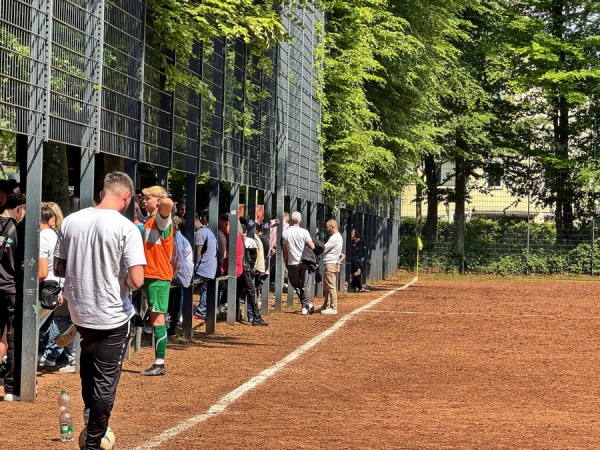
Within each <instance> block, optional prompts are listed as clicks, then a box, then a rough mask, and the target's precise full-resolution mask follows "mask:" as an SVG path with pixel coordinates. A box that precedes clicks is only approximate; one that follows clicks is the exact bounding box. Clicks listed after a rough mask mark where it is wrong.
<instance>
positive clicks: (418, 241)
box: [417, 236, 423, 251]
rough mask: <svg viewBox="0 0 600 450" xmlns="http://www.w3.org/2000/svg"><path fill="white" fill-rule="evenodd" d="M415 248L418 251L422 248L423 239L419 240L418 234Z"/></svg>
mask: <svg viewBox="0 0 600 450" xmlns="http://www.w3.org/2000/svg"><path fill="white" fill-rule="evenodd" d="M417 248H418V249H419V251H421V250H423V241H421V238H420V237H419V236H417Z"/></svg>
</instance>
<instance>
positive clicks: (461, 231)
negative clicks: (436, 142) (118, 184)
mask: <svg viewBox="0 0 600 450" xmlns="http://www.w3.org/2000/svg"><path fill="white" fill-rule="evenodd" d="M456 146H457V147H458V149H459V151H461V153H460V154H458V155H457V156H456V158H455V164H456V182H455V187H454V194H455V199H454V202H455V209H454V239H453V247H454V251H456V253H457V254H459V255H460V260H461V264H460V266H459V271H460V273H463V272H464V270H465V203H466V198H467V163H466V161H465V157H464V156H463V155H464V154H466V151H467V143H466V142H465V140H464V139H462V138H457V139H456Z"/></svg>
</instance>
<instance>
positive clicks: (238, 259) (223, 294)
mask: <svg viewBox="0 0 600 450" xmlns="http://www.w3.org/2000/svg"><path fill="white" fill-rule="evenodd" d="M238 227H239V225H238ZM239 229H241V228H239ZM219 231H220V232H221V234H220V235H219V240H221V235H222V236H223V237H224V238H225V242H223V243H222V245H223V248H224V249H225V250H224V255H225V256H224V258H223V264H222V266H221V273H222V274H229V270H228V269H229V256H230V255H229V238H230V226H229V213H222V214H221V215H220V216H219ZM243 248H244V242H243V240H242V235H241V234H240V233H237V249H238V250H237V254H236V255H234V256H235V274H233V275H234V276H235V277H236V278H239V277H240V275H241V274H242V271H243V270H244V269H243V259H244V251H243ZM219 298H220V299H221V300H220V304H221V311H222V312H224V310H225V306H226V302H227V284H226V283H221V287H220V291H219Z"/></svg>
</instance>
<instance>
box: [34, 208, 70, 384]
mask: <svg viewBox="0 0 600 450" xmlns="http://www.w3.org/2000/svg"><path fill="white" fill-rule="evenodd" d="M54 208H58V205H55V206H54ZM54 208H53V207H52V206H51V205H49V204H48V203H42V207H41V216H40V258H39V269H38V278H39V280H40V306H41V315H40V316H41V317H42V318H45V319H46V320H45V321H44V323H43V324H42V325H41V328H40V342H39V347H38V352H39V358H38V365H39V366H40V367H51V368H53V367H56V365H57V360H58V358H59V357H60V356H61V355H62V354H63V353H64V354H65V356H66V364H65V365H63V366H62V367H60V368H59V369H58V371H59V372H61V373H62V372H66V373H74V372H75V341H71V342H70V343H69V344H68V345H66V346H65V347H64V348H63V347H59V346H58V345H57V344H56V339H57V338H58V337H59V336H60V335H61V334H62V333H63V332H64V331H66V330H67V329H68V328H69V327H70V326H71V324H72V322H71V316H70V315H69V307H68V305H67V302H66V301H63V299H62V279H61V278H59V277H57V276H55V275H54V248H55V247H56V241H57V239H58V237H57V235H56V232H55V231H54V227H55V226H56V218H57V213H55V211H54ZM59 211H60V209H59ZM59 216H61V217H62V213H60V214H59ZM48 315H51V317H47V316H48Z"/></svg>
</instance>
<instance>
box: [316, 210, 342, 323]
mask: <svg viewBox="0 0 600 450" xmlns="http://www.w3.org/2000/svg"><path fill="white" fill-rule="evenodd" d="M325 232H327V233H329V234H330V236H329V239H328V240H327V243H326V244H325V250H324V251H323V265H324V271H323V275H324V276H323V294H324V297H325V299H324V302H323V307H322V308H321V314H337V291H338V289H337V275H338V273H339V272H340V264H341V263H342V261H343V260H344V258H345V257H346V255H344V254H343V253H342V248H343V244H344V241H343V239H342V235H341V234H340V232H339V231H338V224H337V222H336V221H335V220H333V219H330V220H328V221H327V222H326V223H325Z"/></svg>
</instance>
